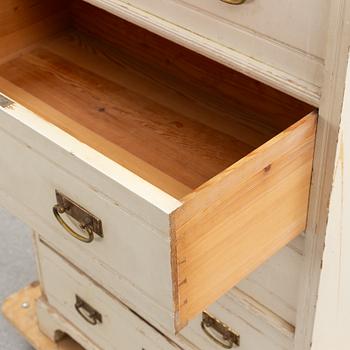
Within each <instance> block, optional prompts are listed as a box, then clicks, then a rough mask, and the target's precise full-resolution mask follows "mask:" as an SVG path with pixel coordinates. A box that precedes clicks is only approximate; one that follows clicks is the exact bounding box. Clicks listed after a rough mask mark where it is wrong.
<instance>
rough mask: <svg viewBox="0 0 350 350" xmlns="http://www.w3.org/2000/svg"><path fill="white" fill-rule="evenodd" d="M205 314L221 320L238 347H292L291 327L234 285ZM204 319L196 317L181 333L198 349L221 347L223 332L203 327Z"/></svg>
mask: <svg viewBox="0 0 350 350" xmlns="http://www.w3.org/2000/svg"><path fill="white" fill-rule="evenodd" d="M206 313H207V314H209V315H210V317H211V318H213V319H214V320H217V321H219V322H221V323H223V324H224V325H225V326H226V327H228V328H229V329H230V330H231V332H232V333H233V334H234V335H235V336H239V347H238V349H240V350H255V349H261V350H287V349H290V350H291V349H293V348H294V346H293V345H294V327H293V326H291V325H290V324H289V323H287V322H285V321H284V320H282V319H281V318H279V317H278V316H276V315H275V314H274V313H273V312H271V311H269V310H268V309H266V308H265V307H264V306H262V305H261V304H259V303H257V302H256V301H255V300H253V299H252V298H250V297H249V296H247V295H246V294H245V293H243V292H242V291H240V290H239V289H237V288H235V289H233V290H232V291H231V292H229V293H227V294H226V295H225V296H224V297H222V298H220V299H219V300H218V301H217V302H216V303H214V304H213V305H211V306H210V307H209V308H208V309H207V310H206ZM203 319H205V318H203V316H202V315H200V316H198V317H197V318H196V319H194V320H193V321H191V322H190V323H189V325H188V327H186V328H185V329H184V330H182V331H181V332H180V335H181V336H183V337H185V338H186V339H187V340H188V341H190V342H191V343H192V344H194V345H195V346H196V347H198V349H202V350H220V349H222V348H223V347H222V344H227V341H226V340H225V339H224V338H223V335H222V333H220V332H218V331H217V330H216V329H215V327H213V326H212V327H205V330H203V325H202V321H203ZM211 336H213V337H214V338H215V340H214V339H213V338H212V337H211ZM233 348H235V346H234V347H233Z"/></svg>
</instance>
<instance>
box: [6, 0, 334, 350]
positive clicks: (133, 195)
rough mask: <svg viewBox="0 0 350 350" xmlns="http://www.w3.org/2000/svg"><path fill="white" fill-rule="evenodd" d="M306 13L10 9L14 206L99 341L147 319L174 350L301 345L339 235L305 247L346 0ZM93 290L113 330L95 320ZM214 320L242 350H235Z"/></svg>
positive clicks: (73, 313) (44, 271)
mask: <svg viewBox="0 0 350 350" xmlns="http://www.w3.org/2000/svg"><path fill="white" fill-rule="evenodd" d="M89 3H90V4H89ZM287 3H288V4H287ZM287 5H288V6H287ZM300 5H301V4H299V3H298V2H296V3H293V4H291V3H290V2H286V4H283V2H278V3H276V4H273V3H268V2H266V3H265V2H262V1H255V2H254V1H247V2H244V4H242V5H240V6H234V5H232V4H227V3H224V2H217V3H211V2H206V1H204V2H196V1H184V2H182V1H181V2H175V1H174V2H173V1H171V2H167V3H166V2H163V1H145V2H137V1H131V2H128V3H123V2H121V1H88V2H84V1H75V0H73V1H52V2H49V3H47V2H44V1H29V0H28V1H24V2H18V4H17V2H16V1H15V0H13V1H8V2H7V3H6V6H4V8H3V9H2V10H0V21H2V23H4V25H3V26H2V28H3V29H2V31H1V32H0V47H2V48H3V49H2V50H1V52H0V89H1V91H0V93H1V95H0V96H1V98H0V108H1V111H0V145H1V149H2V150H4V151H3V152H1V154H0V167H1V169H2V172H1V176H0V193H1V202H2V203H4V205H5V206H7V207H8V208H9V209H12V210H13V211H14V212H15V214H17V215H18V216H19V217H20V218H22V219H23V220H24V221H26V222H27V223H28V224H29V225H30V226H31V227H32V228H33V230H34V231H36V232H37V233H36V242H37V247H38V249H37V254H38V261H39V271H40V276H41V281H42V285H43V291H44V295H46V296H47V298H48V299H47V301H46V302H47V303H48V304H49V305H51V306H53V307H55V308H56V309H57V310H58V312H59V313H62V315H63V316H64V317H66V318H68V319H70V320H71V322H72V323H73V324H74V325H76V326H77V327H78V329H79V330H81V332H82V333H83V334H86V333H89V334H91V335H90V336H91V338H92V340H93V342H94V343H95V344H97V345H98V346H100V347H102V348H105V349H109V348H111V349H112V348H114V347H113V346H114V345H115V346H116V348H117V344H116V343H118V341H119V340H118V339H120V342H121V344H124V342H125V339H126V338H123V337H122V336H121V337H119V336H118V335H117V334H116V335H115V336H116V338H114V335H113V332H112V329H113V328H114V327H115V324H117V323H118V322H122V319H123V318H124V317H125V318H126V319H130V317H131V318H132V317H134V316H130V314H129V313H131V314H135V317H136V318H135V320H136V319H137V320H138V321H137V322H139V323H140V324H143V322H147V324H149V325H150V326H149V328H147V327H148V326H147V327H146V326H145V327H146V328H145V329H146V330H144V331H143V332H145V333H146V334H147V333H148V332H153V329H157V330H158V331H159V332H161V333H162V336H164V339H165V340H164V343H163V345H161V348H163V347H164V348H166V349H167V348H168V347H167V346H168V345H164V344H169V349H170V348H172V347H173V348H174V349H175V348H176V347H177V346H179V347H182V348H195V347H198V348H206V347H207V345H205V344H206V341H208V347H209V348H210V347H211V346H213V342H214V343H215V341H216V342H218V343H220V344H221V345H224V346H225V345H227V344H228V346H230V347H232V346H233V345H234V344H236V345H238V344H240V346H241V347H242V349H247V350H249V349H252V346H253V345H252V344H253V343H254V342H257V343H260V344H261V346H263V348H266V349H270V350H271V349H284V348H286V349H287V348H288V349H289V348H290V349H291V348H293V346H294V345H295V343H294V333H295V327H298V319H299V318H300V315H299V311H298V310H297V305H296V304H297V303H299V299H298V298H296V297H295V298H293V295H292V294H293V293H297V292H298V288H299V287H298V286H299V283H301V284H303V283H304V282H302V279H303V278H307V275H308V274H310V273H312V268H311V267H307V266H306V263H305V262H303V259H304V258H305V259H308V256H309V255H308V254H310V253H309V249H311V248H310V247H309V246H308V244H311V243H309V242H319V243H317V244H321V242H322V239H321V238H319V239H314V240H309V239H308V240H307V241H306V246H305V247H304V245H305V242H304V240H305V238H304V236H301V237H299V238H297V240H295V241H292V240H293V239H295V238H296V237H297V236H299V235H300V234H301V233H302V232H303V231H304V230H305V229H306V225H307V216H308V208H309V204H310V185H311V175H312V164H313V161H314V147H315V139H316V124H317V117H318V111H317V107H318V106H319V103H320V94H319V90H318V89H319V88H320V87H321V85H322V82H323V80H322V76H323V75H324V60H325V58H326V53H325V52H326V51H325V48H324V47H323V46H322V42H323V40H325V37H326V32H327V25H326V23H327V21H328V15H327V13H328V11H327V10H328V3H327V4H326V3H322V4H319V3H317V4H316V2H309V3H308V5H307V6H308V7H307V12H308V13H311V12H312V11H313V10H315V9H316V8H317V9H318V11H317V14H316V15H315V16H311V17H310V16H306V15H305V13H301V11H300ZM271 9H273V10H271ZM271 11H272V12H271ZM269 13H271V14H276V15H277V16H271V18H270V20H269V21H267V22H266V20H265V19H266V17H267V14H269ZM308 19H310V20H308ZM132 22H133V23H132ZM165 22H167V23H168V25H167V26H162V25H161V23H165ZM282 23H285V25H286V27H285V28H283V30H280V31H276V30H275V27H276V26H281V25H282ZM291 23H295V25H297V26H298V27H299V32H298V35H294V33H295V32H294V31H293V30H292V28H291V27H292V25H291ZM175 27H176V28H178V30H175V29H174V28H175ZM149 30H150V31H149ZM301 32H303V33H305V35H301ZM169 39H171V40H169ZM174 41H175V42H174ZM180 44H181V45H180ZM204 47H205V49H203V48H204ZM189 48H190V49H189ZM282 51H283V52H284V54H282ZM224 52H226V55H223V53H224ZM237 55H241V56H242V55H244V56H242V57H246V59H245V64H246V67H247V66H248V65H249V64H250V63H249V62H251V60H254V61H255V65H251V66H250V68H249V69H246V68H244V66H243V65H242V64H240V63H239V62H238V61H237V59H236V58H237V57H238V56H237ZM283 55H285V56H283ZM248 56H249V57H248ZM296 56H299V58H300V60H299V58H298V59H297V58H296ZM220 57H221V58H220ZM242 57H241V58H242ZM285 59H286V60H288V65H286V60H285ZM259 60H260V63H258V62H259ZM298 60H299V61H298ZM269 65H270V66H271V67H273V70H274V71H272V70H271V71H270V73H269V74H267V73H266V70H268V68H267V67H268V66H269ZM298 65H299V66H298ZM298 67H299V68H300V69H299V68H298ZM232 68H235V69H232ZM258 68H259V69H258ZM242 72H244V73H245V74H242ZM276 72H280V73H278V74H277V75H276V74H275V73H276ZM282 72H283V74H282ZM272 76H274V77H275V78H276V79H274V82H272V80H273V79H272ZM253 78H255V79H253ZM256 79H258V80H256ZM301 80H303V83H302V84H299V85H298V83H297V82H298V81H299V82H300V81H301ZM266 83H269V85H267V84H266ZM296 86H298V88H296ZM311 86H313V88H311ZM276 88H278V89H276ZM285 92H288V93H289V94H286V93H285ZM291 95H292V96H291ZM295 97H298V98H299V99H296V98H295ZM302 100H303V101H304V102H303V101H302ZM309 103H311V104H309ZM321 103H322V101H321ZM321 107H322V105H321ZM321 120H322V115H321ZM312 191H313V189H311V194H312V193H313V192H312ZM311 200H312V197H311ZM314 244H316V243H314ZM281 249H282V250H281ZM277 252H279V253H278V255H275V254H276V253H277ZM292 256H293V257H292ZM303 256H304V258H303ZM269 259H270V260H269ZM312 259H313V260H312ZM311 260H312V261H316V260H317V258H315V256H312V257H311V258H310V261H311ZM279 264H281V266H282V267H279V266H278V265H279ZM303 264H305V266H304V265H303ZM310 264H311V263H310ZM56 269H57V270H56ZM257 269H258V270H257ZM308 269H309V271H307V270H308ZM256 270H257V271H256ZM303 270H305V276H304V275H303V273H302V271H303ZM55 271H57V274H56V272H55ZM254 271H255V272H254ZM252 273H253V274H252ZM285 273H286V274H290V278H289V279H290V281H289V284H288V282H287V279H288V277H287V279H286V281H285V282H283V281H281V280H280V279H281V278H283V277H281V276H282V275H283V274H285ZM78 276H83V277H78ZM293 276H294V277H293ZM303 276H304V277H303ZM80 279H81V282H80ZM300 281H301V282H300ZM283 284H285V285H289V286H290V291H293V292H288V290H287V289H288V288H286V287H284V286H283ZM316 284H317V283H316V282H315V285H316ZM63 286H67V288H64V289H62V290H61V289H60V288H61V287H63ZM235 286H236V288H234V289H232V288H233V287H235ZM306 289H307V288H306V287H305V290H306ZM301 290H302V288H301ZM80 294H84V295H83V296H82V299H83V302H82V301H81V300H80V299H79V300H80V303H81V305H83V306H86V305H87V308H85V311H86V312H87V314H88V316H89V315H90V316H91V314H94V312H95V311H96V310H97V309H99V308H100V309H101V310H102V311H99V312H98V314H99V315H101V314H103V315H102V318H101V320H100V319H98V320H97V321H98V322H97V321H96V322H95V321H94V322H95V323H101V324H102V325H97V327H92V328H91V325H90V326H88V328H85V326H83V324H84V323H83V321H84V319H85V321H86V314H84V313H83V315H82V314H81V312H80V315H79V310H77V308H76V309H74V302H73V301H74V300H75V301H76V302H78V301H77V300H78V299H74V298H77V295H80ZM301 294H302V292H301ZM230 295H231V296H230ZM95 296H96V298H95ZM79 298H80V297H79ZM273 298H275V299H276V300H275V299H273ZM306 299H307V297H305V300H306ZM100 301H101V302H102V304H101V302H100ZM114 304H115V306H111V309H110V310H109V309H108V308H106V305H114ZM223 305H224V306H223ZM225 305H226V306H225ZM227 305H228V306H227ZM75 306H76V305H75ZM121 307H123V308H124V310H129V311H128V312H127V311H120V312H121V314H120V315H118V317H119V318H118V317H117V316H116V315H114V313H118V311H117V309H118V308H121ZM114 308H115V310H114ZM125 308H126V309H125ZM206 309H208V310H209V315H210V312H211V313H212V314H213V315H216V317H219V316H220V317H219V318H220V320H221V319H223V318H224V319H225V321H223V322H224V323H225V327H226V324H228V325H229V326H230V327H233V328H234V327H235V325H234V324H231V323H235V324H236V325H237V326H236V327H238V328H240V330H238V331H237V333H239V334H240V335H241V338H242V341H241V340H237V339H236V338H235V336H237V334H236V333H235V332H234V331H232V332H231V333H230V334H231V335H232V334H233V336H232V337H233V338H232V339H235V341H233V342H231V340H232V339H231V338H230V339H231V340H230V339H229V341H228V340H227V339H226V338H225V337H226V336H225V335H224V336H223V337H224V338H223V339H221V338H220V337H221V336H222V332H221V331H222V329H226V328H225V327H224V328H222V327H221V328H220V326H217V327H216V328H215V325H216V323H215V321H213V320H214V318H215V317H214V316H209V317H213V318H212V319H211V321H201V320H202V318H203V317H204V318H205V317H207V316H205V315H206V314H205V310H206ZM227 309H228V310H230V311H229V312H228V313H227V311H225V310H227ZM91 310H93V311H91ZM104 310H105V311H104ZM118 310H119V309H118ZM120 310H122V309H120ZM239 310H241V311H239ZM226 313H227V315H226ZM124 314H125V316H123V315H124ZM218 314H219V316H218ZM225 315H226V316H225ZM81 316H82V317H83V319H80V318H79V317H81ZM84 316H85V318H84ZM88 318H89V317H88ZM102 319H103V320H107V322H104V321H102ZM118 320H119V321H118ZM242 320H243V322H242ZM87 321H89V319H88V320H87ZM90 321H91V319H90ZM135 322H136V321H135ZM208 322H209V323H208ZM218 322H219V321H218ZM220 322H221V321H220ZM220 322H219V323H218V324H221V323H220ZM90 323H91V322H90ZM94 326H96V325H94ZM125 327H127V326H125ZM130 327H131V328H130V332H131V333H132V332H134V330H133V329H132V327H133V326H130ZM218 327H219V331H218ZM227 327H228V326H227ZM207 328H209V329H210V330H208V329H207ZM211 328H214V333H212V332H211ZM147 329H149V331H148V330H147ZM256 329H258V332H257V331H256ZM220 330H221V331H220ZM128 331H129V330H128V329H127V328H126V331H125V332H128ZM198 332H200V333H201V336H200V337H198V335H196V334H197V333H198ZM259 332H260V333H259ZM131 333H130V334H131ZM203 334H204V338H203ZM136 338H137V339H138V340H137V341H136V342H135V345H130V346H131V348H135V349H138V348H140V346H142V343H143V342H144V341H146V340H145V339H142V338H140V340H139V337H138V336H136ZM210 338H212V339H210ZM248 338H249V339H250V340H249V341H248V342H247V339H248ZM166 339H167V340H166ZM203 339H205V340H203ZM213 339H214V340H213ZM218 339H219V340H218ZM243 339H244V340H243ZM259 339H260V340H259ZM138 341H140V343H138ZM169 341H170V343H169ZM140 344H141V345H140ZM175 344H177V345H175ZM149 346H150V345H145V347H146V348H149ZM157 346H159V345H157ZM151 348H152V347H151ZM156 348H157V347H155V349H156Z"/></svg>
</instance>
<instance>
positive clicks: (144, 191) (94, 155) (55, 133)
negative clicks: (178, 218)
mask: <svg viewBox="0 0 350 350" xmlns="http://www.w3.org/2000/svg"><path fill="white" fill-rule="evenodd" d="M0 128H1V129H3V130H4V131H5V132H8V133H9V134H10V135H13V136H15V138H17V139H20V140H22V142H23V143H25V144H27V145H28V146H29V147H30V148H33V149H34V150H36V151H37V152H38V153H39V154H44V155H49V158H50V159H52V160H55V162H56V163H57V164H64V165H65V167H66V168H67V169H69V172H70V173H72V174H75V175H76V176H78V177H83V178H84V181H85V182H87V183H90V184H91V185H92V187H93V184H94V183H95V182H96V179H98V183H99V188H100V189H101V191H103V192H104V193H106V196H107V197H109V198H110V199H112V200H114V201H115V202H116V203H118V204H120V203H123V206H124V207H125V209H126V210H128V211H130V212H132V213H134V214H136V215H137V216H139V217H140V218H141V219H143V220H144V221H145V222H147V223H148V224H150V225H153V226H155V227H156V228H157V229H159V230H160V231H162V232H166V233H168V230H169V219H168V214H170V213H171V212H172V211H174V210H175V209H176V208H178V207H179V206H180V205H181V203H180V202H179V201H178V200H176V199H175V198H173V197H172V196H170V195H168V194H167V193H165V192H163V191H162V190H160V189H159V188H157V187H155V186H153V185H152V184H150V183H149V182H147V181H145V180H143V179H141V178H140V177H138V176H137V175H135V174H134V173H132V172H131V171H128V170H127V169H125V168H124V167H122V166H120V165H119V164H118V163H116V162H114V161H112V160H110V159H109V158H107V157H105V156H103V155H102V154H101V153H99V152H97V151H96V150H94V149H93V148H91V147H89V146H87V145H85V144H83V143H81V142H79V141H78V140H77V139H75V138H74V137H72V136H70V135H69V134H67V133H66V132H64V131H63V130H61V129H59V128H57V127H56V126H54V125H53V124H51V123H49V122H47V121H45V120H44V119H42V118H41V117H40V116H38V115H36V114H35V113H33V112H31V111H30V110H28V109H26V108H25V107H23V106H21V105H20V104H18V103H16V102H14V104H13V105H11V106H10V107H9V108H2V107H0Z"/></svg>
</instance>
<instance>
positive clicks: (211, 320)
mask: <svg viewBox="0 0 350 350" xmlns="http://www.w3.org/2000/svg"><path fill="white" fill-rule="evenodd" d="M201 327H202V329H203V331H204V333H205V334H206V335H207V336H208V337H209V338H210V339H211V340H213V341H214V342H215V343H216V344H219V345H220V346H222V347H223V348H225V349H232V348H233V347H239V345H240V335H239V334H238V333H236V332H234V331H233V330H232V329H230V328H229V327H228V326H227V325H225V324H224V323H223V322H221V321H220V320H218V319H216V318H215V317H214V316H212V315H209V314H208V313H207V312H203V314H202V323H201ZM210 329H212V330H213V331H211V330H210Z"/></svg>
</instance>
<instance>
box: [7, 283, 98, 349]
mask: <svg viewBox="0 0 350 350" xmlns="http://www.w3.org/2000/svg"><path fill="white" fill-rule="evenodd" d="M22 305H23V306H22ZM2 312H3V315H4V316H5V318H6V319H7V320H8V321H9V322H11V324H12V325H13V326H14V327H15V328H16V329H17V331H18V332H19V333H20V334H21V335H22V336H23V337H24V338H25V339H26V340H27V341H28V343H30V345H31V346H33V348H34V349H36V350H58V349H60V350H83V349H84V348H82V347H81V346H80V345H79V344H78V343H76V342H75V341H74V340H73V339H72V338H70V337H62V335H63V334H64V333H70V334H76V335H77V336H79V337H80V339H79V340H80V341H81V342H84V344H85V343H86V344H87V343H88V342H90V341H89V340H88V339H86V338H85V337H84V336H83V335H81V334H80V333H78V331H77V330H76V329H75V328H74V327H73V326H72V325H71V324H70V323H69V322H67V321H66V320H65V319H64V318H63V317H61V316H60V315H59V314H57V313H56V312H55V311H54V310H53V309H52V308H51V307H50V306H48V305H47V303H46V302H45V301H44V300H43V299H42V297H41V289H40V286H39V284H38V282H34V283H31V284H30V285H29V286H27V287H25V288H23V289H21V290H19V291H18V292H16V293H14V294H12V295H11V296H9V297H8V298H7V299H6V300H5V301H4V303H3V305H2ZM37 312H38V313H40V317H41V319H42V320H45V325H44V324H42V325H39V321H38V317H37ZM42 323H43V322H42ZM57 330H60V331H59V332H58V331H57ZM44 332H45V334H44ZM63 332H64V333H63ZM50 338H51V339H50ZM86 349H97V347H92V345H91V346H90V347H88V346H86Z"/></svg>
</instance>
